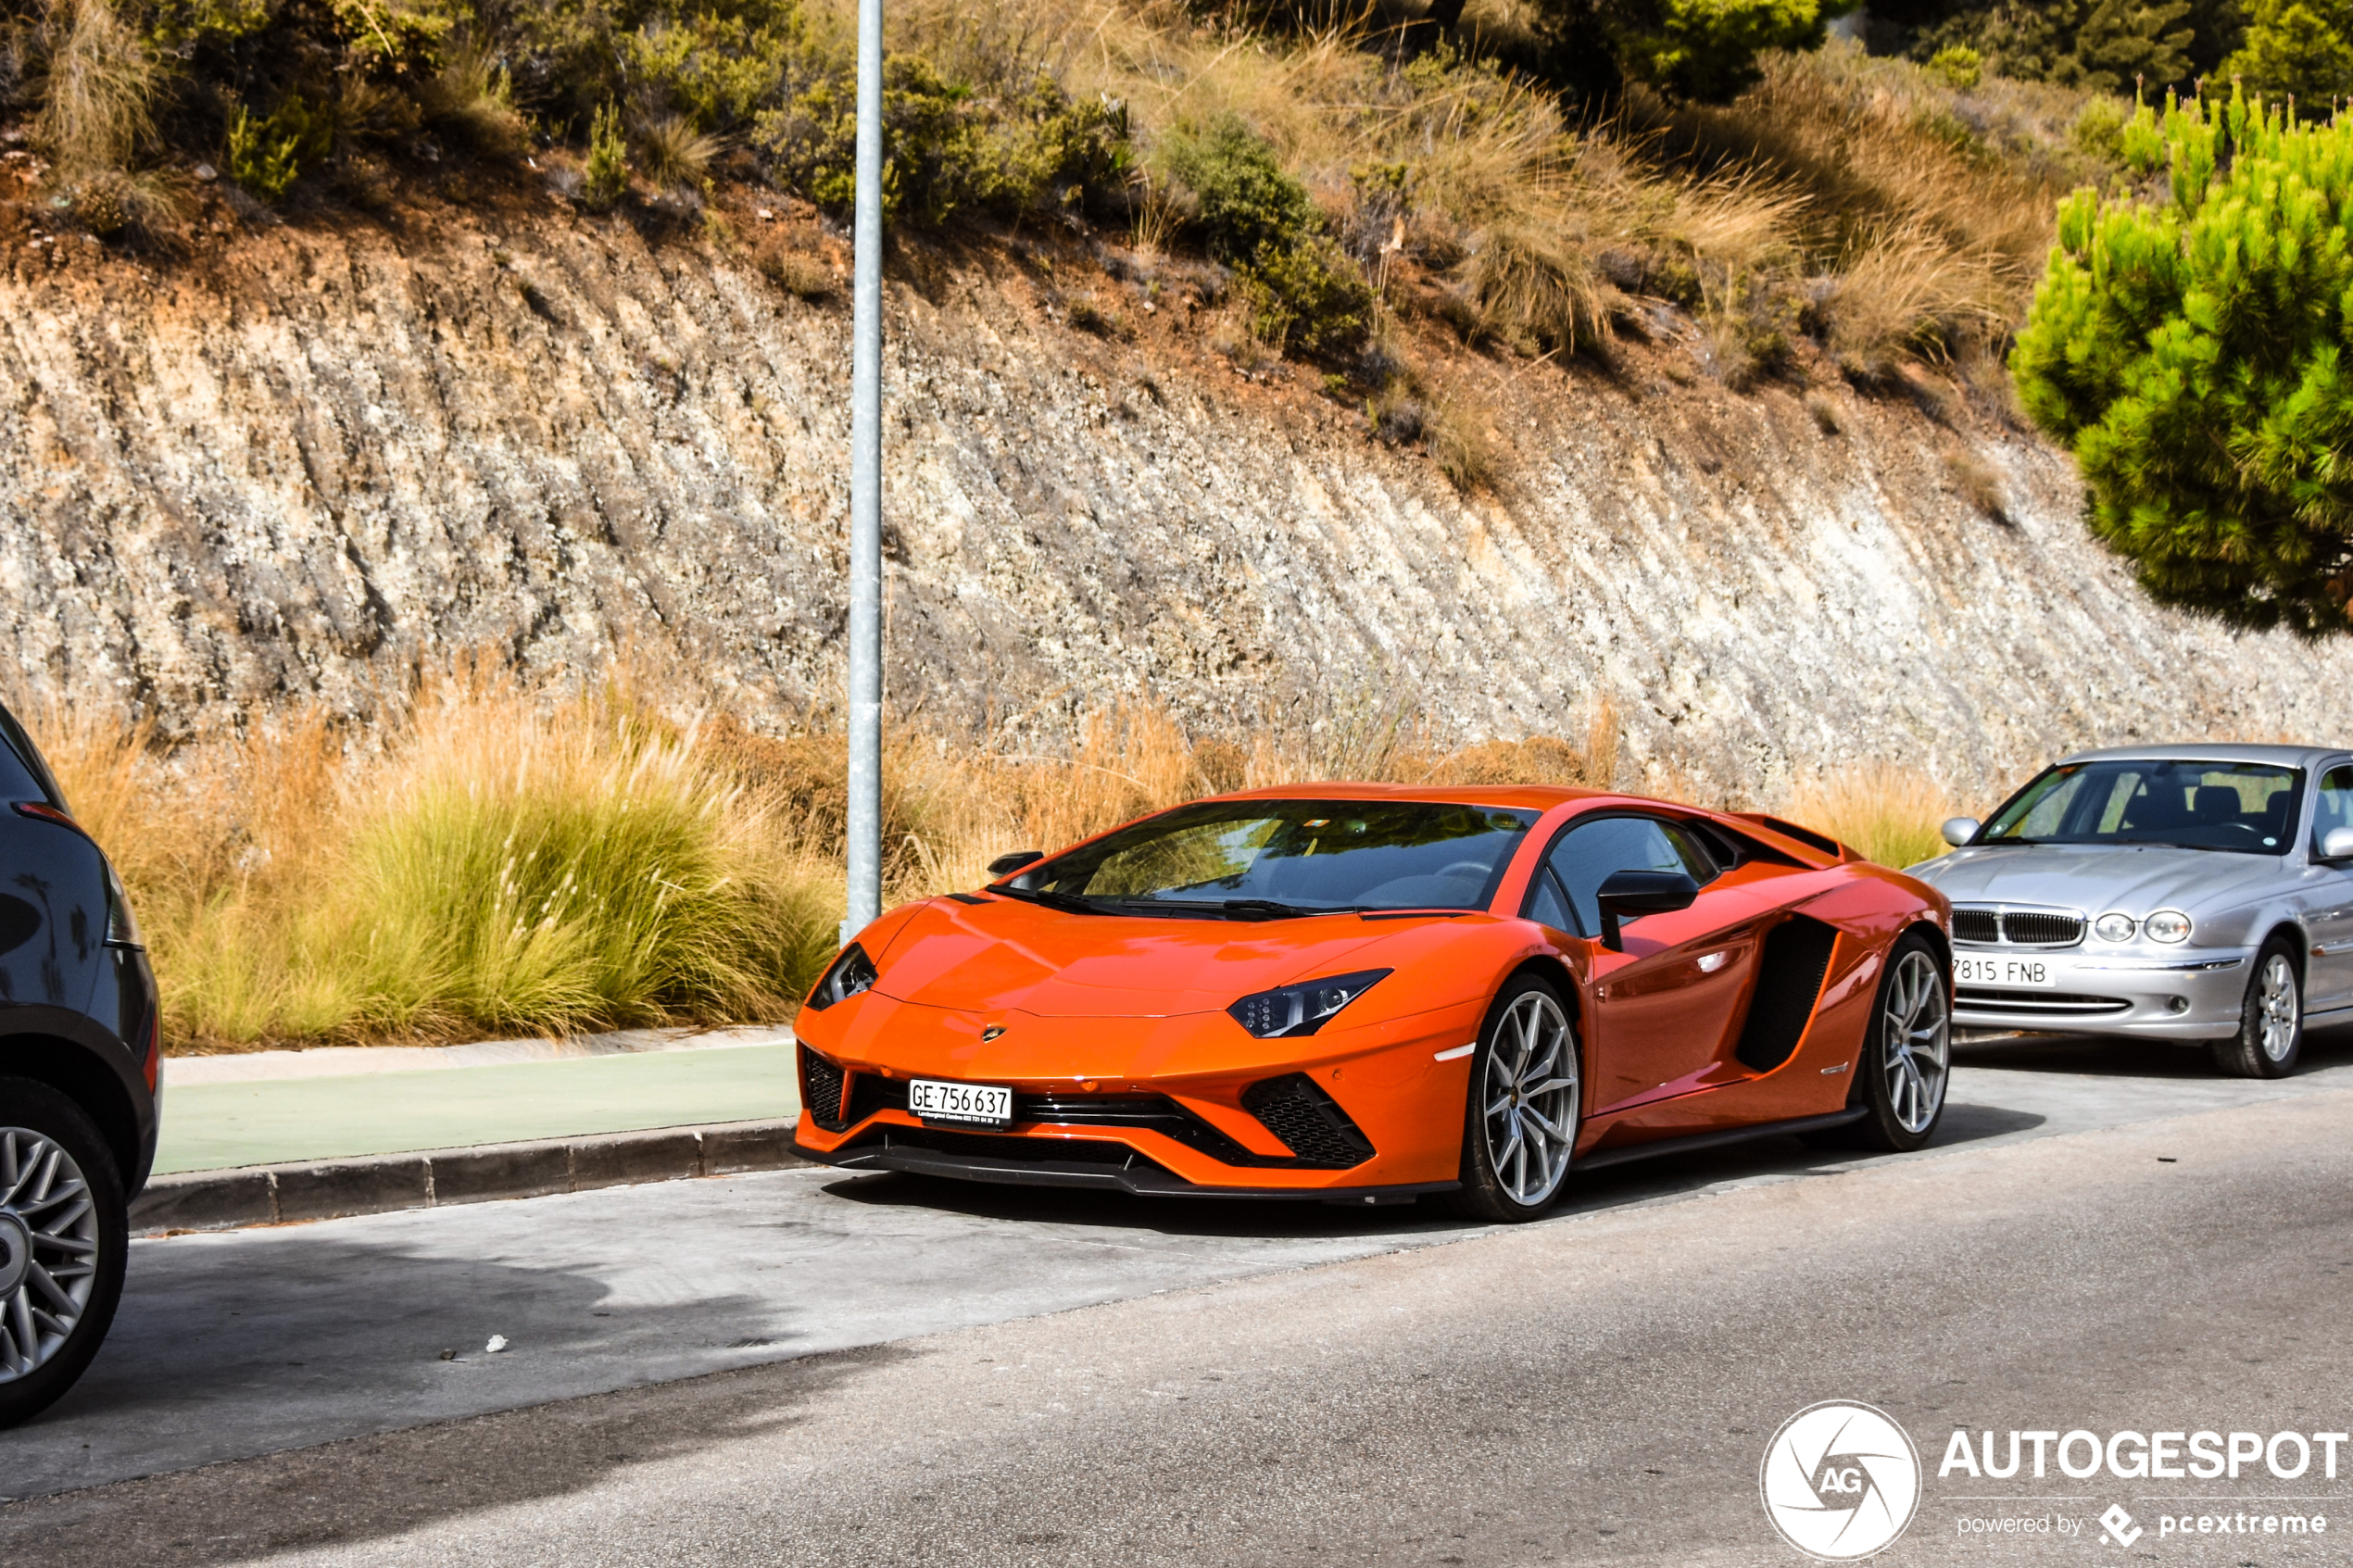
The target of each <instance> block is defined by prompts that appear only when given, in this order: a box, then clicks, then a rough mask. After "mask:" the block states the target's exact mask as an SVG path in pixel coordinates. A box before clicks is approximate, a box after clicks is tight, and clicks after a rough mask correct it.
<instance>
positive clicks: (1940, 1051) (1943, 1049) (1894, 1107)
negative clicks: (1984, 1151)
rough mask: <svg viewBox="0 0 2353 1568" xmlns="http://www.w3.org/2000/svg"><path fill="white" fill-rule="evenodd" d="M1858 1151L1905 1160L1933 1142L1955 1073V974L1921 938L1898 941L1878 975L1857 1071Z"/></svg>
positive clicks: (1853, 1131)
mask: <svg viewBox="0 0 2353 1568" xmlns="http://www.w3.org/2000/svg"><path fill="white" fill-rule="evenodd" d="M1855 1070H1856V1073H1860V1074H1861V1081H1860V1082H1859V1083H1857V1084H1856V1086H1855V1092H1856V1100H1857V1101H1858V1102H1859V1103H1860V1104H1861V1106H1862V1107H1863V1115H1862V1118H1861V1120H1859V1121H1857V1122H1856V1123H1852V1125H1851V1126H1850V1127H1848V1128H1842V1129H1841V1131H1843V1132H1848V1133H1850V1137H1849V1138H1848V1139H1847V1140H1846V1141H1847V1142H1849V1143H1850V1144H1852V1145H1853V1146H1854V1147H1856V1148H1869V1149H1876V1150H1878V1151H1880V1152H1881V1153H1882V1154H1909V1153H1910V1152H1911V1151H1912V1150H1914V1149H1916V1148H1921V1147H1922V1146H1923V1145H1925V1144H1926V1143H1927V1142H1928V1140H1929V1139H1930V1138H1931V1137H1933V1136H1935V1135H1936V1124H1937V1123H1939V1122H1941V1121H1943V1120H1944V1094H1945V1089H1946V1087H1947V1086H1948V1085H1949V1084H1950V1082H1951V1080H1952V1074H1953V971H1952V966H1951V965H1949V964H1947V963H1946V962H1945V961H1944V959H1943V958H1942V957H1941V956H1940V955H1939V954H1938V952H1937V950H1936V947H1935V945H1934V944H1933V943H1931V942H1930V941H1929V939H1928V938H1927V937H1925V936H1920V935H1906V936H1902V937H1899V938H1898V939H1897V940H1896V943H1895V946H1894V948H1892V949H1891V950H1890V951H1889V953H1888V955H1887V966H1886V967H1885V968H1884V969H1882V970H1881V971H1880V977H1879V997H1878V999H1877V1000H1876V1001H1875V1002H1874V1003H1873V1005H1872V1008H1871V1027H1870V1031H1869V1034H1868V1035H1865V1037H1864V1041H1863V1060H1861V1061H1859V1062H1857V1063H1856V1069H1855Z"/></svg>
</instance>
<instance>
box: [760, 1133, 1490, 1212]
mask: <svg viewBox="0 0 2353 1568" xmlns="http://www.w3.org/2000/svg"><path fill="white" fill-rule="evenodd" d="M793 1149H794V1152H796V1153H798V1154H799V1155H800V1156H801V1158H803V1159H804V1160H814V1161H816V1162H817V1163H818V1164H820V1165H831V1166H834V1167H836V1168H837V1169H839V1170H844V1171H904V1172H906V1173H909V1174H911V1175H917V1176H945V1177H947V1178H948V1179H949V1180H950V1181H958V1182H991V1183H995V1184H998V1185H1005V1186H1043V1187H1091V1188H1093V1189H1095V1190H1096V1191H1099V1192H1125V1193H1129V1194H1132V1195H1134V1196H1135V1197H1138V1198H1288V1199H1290V1201H1291V1202H1294V1203H1299V1202H1317V1203H1338V1204H1345V1205H1347V1206H1348V1207H1350V1208H1363V1207H1368V1206H1378V1205H1385V1204H1392V1203H1411V1202H1412V1201H1414V1199H1416V1198H1419V1197H1421V1196H1422V1195H1423V1194H1424V1193H1432V1192H1453V1190H1454V1189H1455V1188H1457V1187H1459V1186H1461V1185H1463V1184H1462V1183H1460V1182H1414V1183H1408V1184H1404V1185H1396V1186H1358V1187H1309V1188H1304V1189H1302V1188H1300V1187H1252V1186H1206V1185H1202V1184H1200V1183H1196V1182H1189V1181H1187V1180H1185V1179H1184V1178H1183V1177H1182V1176H1178V1175H1176V1174H1174V1173H1171V1172H1168V1171H1164V1170H1163V1169H1162V1168H1161V1167H1159V1166H1158V1165H1155V1164H1153V1163H1152V1162H1151V1160H1146V1159H1144V1158H1143V1157H1142V1156H1140V1155H1136V1156H1131V1157H1130V1158H1129V1159H1128V1160H1127V1161H1126V1163H1125V1164H1109V1163H1103V1164H1098V1163H1094V1162H1092V1161H1082V1160H1005V1159H1000V1158H999V1157H997V1156H995V1155H988V1154H949V1153H944V1152H942V1151H941V1150H938V1149H934V1148H917V1147H916V1146H914V1145H912V1144H892V1143H887V1142H885V1143H861V1144H853V1145H851V1146H850V1147H849V1148H839V1149H836V1150H835V1151H834V1152H832V1153H831V1154H828V1153H826V1152H824V1150H823V1149H815V1148H809V1147H808V1146H807V1145H805V1144H799V1143H796V1144H794V1145H793Z"/></svg>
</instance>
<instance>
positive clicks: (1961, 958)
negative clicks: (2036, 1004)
mask: <svg viewBox="0 0 2353 1568" xmlns="http://www.w3.org/2000/svg"><path fill="white" fill-rule="evenodd" d="M2058 983H2059V977H2058V969H2057V966H2056V965H2054V964H2053V963H2052V962H2051V961H2050V960H2048V959H2013V958H2007V957H2000V958H1988V957H1983V956H1981V955H1978V954H1974V953H1956V954H1955V955H1953V984H1954V985H1984V986H1989V987H1991V988H1993V989H1995V990H2001V991H2056V990H2057V989H2058Z"/></svg>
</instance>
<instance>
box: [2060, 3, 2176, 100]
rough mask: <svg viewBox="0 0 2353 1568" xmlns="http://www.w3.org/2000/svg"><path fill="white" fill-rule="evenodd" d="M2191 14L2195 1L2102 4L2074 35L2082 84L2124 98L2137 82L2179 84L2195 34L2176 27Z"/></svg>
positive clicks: (2093, 8) (2094, 9)
mask: <svg viewBox="0 0 2353 1568" xmlns="http://www.w3.org/2000/svg"><path fill="white" fill-rule="evenodd" d="M2189 14H2190V0H2099V4H2098V5H2096V6H2093V7H2092V12H2091V15H2089V16H2087V17H2085V18H2084V19H2083V23H2082V26H2081V27H2079V28H2077V29H2076V30H2075V58H2076V60H2077V61H2078V62H2079V69H2081V70H2082V84H2083V85H2084V86H2086V87H2090V88H2093V89H2095V90H2096V91H2098V92H2102V93H2120V92H2125V91H2128V90H2130V89H2131V88H2132V87H2133V84H2134V82H2148V83H2150V84H2152V85H2162V84H2163V83H2166V82H2178V81H2180V80H2181V79H2182V78H2183V76H2184V75H2185V74H2186V73H2187V72H2188V70H2189V66H2190V53H2189V50H2190V38H2191V36H2192V33H2191V30H2190V29H2189V28H2186V27H2175V26H2174V24H2175V23H2176V22H2179V21H2180V20H2181V19H2183V18H2184V17H2186V16H2188V15H2189Z"/></svg>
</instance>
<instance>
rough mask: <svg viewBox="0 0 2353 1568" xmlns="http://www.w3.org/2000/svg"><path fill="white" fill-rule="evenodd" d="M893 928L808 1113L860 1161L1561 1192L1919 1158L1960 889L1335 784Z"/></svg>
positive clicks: (1711, 818) (806, 1129)
mask: <svg viewBox="0 0 2353 1568" xmlns="http://www.w3.org/2000/svg"><path fill="white" fill-rule="evenodd" d="M989 871H990V873H991V874H992V875H995V876H997V877H998V878H999V879H1000V880H998V881H996V882H994V883H991V884H989V885H988V886H987V887H985V888H983V889H981V890H980V891H978V892H976V893H951V894H950V895H948V896H947V897H940V898H931V899H926V900H924V901H923V902H920V903H914V904H908V905H904V906H902V907H900V908H899V909H893V910H891V911H890V912H888V913H887V914H885V915H884V916H883V917H882V918H881V919H879V920H877V921H875V922H874V923H873V924H872V925H870V926H868V927H867V928H866V929H865V930H863V931H862V932H860V933H859V934H858V937H857V939H856V940H855V941H854V942H852V943H851V944H850V945H849V947H845V948H843V949H842V951H841V953H840V955H839V956H838V957H837V958H836V959H835V960H834V961H833V963H832V965H831V966H830V967H828V968H827V970H826V971H825V973H824V977H823V978H822V979H820V980H819V981H818V983H817V985H816V988H815V990H814V991H813V992H812V994H811V995H810V997H809V999H808V1003H807V1007H806V1009H805V1010H804V1011H803V1012H802V1013H801V1015H800V1022H799V1037H800V1042H801V1045H800V1074H801V1104H802V1107H803V1110H802V1111H801V1116H800V1123H799V1133H798V1139H799V1145H800V1148H801V1151H802V1152H803V1153H804V1154H806V1155H808V1156H809V1157H811V1158H812V1159H815V1160H823V1161H825V1162H826V1163H829V1164H833V1165H838V1166H843V1167H847V1168H849V1169H853V1170H887V1171H913V1172H921V1173H926V1174H930V1175H937V1176H953V1177H962V1178H964V1179H967V1180H973V1181H987V1182H1013V1183H1031V1184H1038V1185H1057V1186H1089V1187H1101V1188H1111V1189H1118V1190H1125V1191H1127V1192H1131V1193H1141V1194H1170V1195H1189V1196H1196V1197H1211V1196H1215V1197H1234V1198H1322V1199H1324V1200H1326V1201H1329V1202H1344V1203H1352V1204H1353V1203H1387V1202H1402V1201H1407V1200H1410V1199H1412V1198H1416V1197H1418V1196H1419V1195H1421V1194H1424V1193H1441V1192H1443V1193H1453V1194H1455V1195H1457V1201H1458V1202H1459V1203H1460V1204H1461V1205H1462V1206H1463V1207H1464V1208H1466V1209H1467V1210H1469V1211H1470V1212H1472V1213H1474V1214H1476V1215H1478V1216H1480V1217H1483V1218H1487V1219H1493V1220H1507V1221H1508V1220H1527V1219H1533V1218H1534V1217H1536V1216H1537V1215H1539V1214H1541V1213H1542V1212H1543V1211H1544V1210H1545V1209H1546V1208H1547V1207H1548V1206H1550V1205H1551V1204H1552V1202H1553V1201H1554V1198H1557V1197H1558V1196H1559V1194H1560V1191H1561V1186H1562V1184H1563V1182H1564V1181H1565V1180H1566V1179H1567V1176H1568V1175H1569V1173H1571V1172H1573V1171H1580V1170H1589V1169H1592V1168H1593V1167H1596V1166H1601V1165H1607V1164H1612V1163H1615V1162H1617V1161H1619V1160H1629V1159H1634V1158H1638V1157H1641V1156H1645V1155H1654V1154H1663V1153H1667V1152H1669V1151H1674V1150H1684V1149H1692V1148H1704V1147H1708V1146H1712V1145H1716V1144H1721V1143H1727V1142H1730V1141H1732V1140H1734V1139H1738V1138H1746V1137H1755V1136H1758V1135H1768V1134H1777V1133H1806V1134H1831V1133H1833V1132H1834V1133H1835V1134H1836V1135H1838V1136H1839V1137H1842V1138H1847V1139H1852V1140H1854V1141H1856V1142H1857V1143H1859V1144H1861V1145H1863V1146H1865V1147H1871V1148H1883V1149H1910V1148H1919V1146H1920V1145H1921V1144H1923V1143H1925V1142H1926V1141H1927V1139H1928V1137H1929V1135H1931V1133H1932V1132H1933V1131H1934V1130H1935V1128H1936V1123H1937V1119H1938V1117H1939V1116H1940V1115H1941V1114H1942V1113H1943V1111H1944V1088H1945V1079H1946V1073H1947V1070H1948V1067H1949V1064H1950V1060H1951V1041H1950V1035H1951V1027H1950V1018H1951V1006H1952V979H1951V975H1952V956H1951V948H1950V946H1949V940H1948V938H1949V932H1948V929H1947V927H1948V925H1949V922H1950V918H1951V917H1950V911H1949V908H1948V906H1947V905H1946V903H1945V900H1944V897H1943V896H1942V895H1940V894H1939V893H1937V892H1936V891H1935V890H1934V889H1933V888H1931V887H1929V886H1926V885H1925V884H1921V883H1919V882H1916V881H1914V880H1913V879H1912V878H1910V877H1907V876H1905V875H1903V874H1902V873H1900V872H1893V871H1889V870H1887V869H1886V868H1884V867H1881V866H1876V865H1872V864H1870V863H1869V862H1868V861H1865V860H1863V859H1861V858H1860V857H1858V856H1857V855H1856V854H1855V853H1854V852H1853V851H1851V850H1849V849H1847V848H1846V847H1843V845H1840V844H1838V843H1837V842H1835V841H1834V840H1832V839H1830V838H1827V837H1824V836H1823V835H1821V834H1817V833H1813V832H1811V831H1809V830H1807V829H1805V828H1802V827H1798V826H1796V825H1794V824H1793V823H1790V822H1781V821H1779V820H1777V819H1775V818H1772V817H1765V816H1755V815H1750V814H1747V813H1730V812H1721V811H1705V810H1701V809H1697V808H1694V807H1690V806H1678V805H1672V804H1669V803H1667V802H1665V801H1658V800H1644V799H1639V798H1636V797H1630V796H1623V795H1611V794H1604V793H1598V792H1594V791H1589V790H1575V789H1554V788H1519V787H1505V788H1492V787H1481V788H1416V787H1406V786H1402V785H1390V784H1315V785H1306V786H1301V787H1298V788H1292V789H1267V790H1256V791H1251V792H1247V793H1243V794H1239V795H1228V796H1220V797H1215V798H1213V799H1208V800H1200V801H1195V802H1193V803H1191V804H1189V805H1185V806H1179V807H1176V808H1174V809H1170V810H1165V811H1161V812H1158V813H1156V814H1154V815H1152V816H1150V817H1145V818H1143V819H1141V820H1139V821H1138V822H1130V823H1128V824H1127V825H1126V826H1125V827H1120V828H1115V829H1114V830H1112V831H1111V832H1109V833H1106V834H1101V835H1100V836H1099V837H1095V838H1091V839H1088V840H1087V841H1086V842H1085V843H1082V844H1079V845H1076V846H1074V847H1071V848H1068V849H1065V850H1063V851H1062V852H1061V853H1060V854H1057V855H1053V856H1051V857H1049V856H1044V855H1039V854H1037V853H1035V852H1026V853H1023V854H1019V855H1009V856H1007V857H1005V858H1004V859H1001V860H999V861H998V862H996V863H995V864H994V865H992V866H991V867H990V868H989Z"/></svg>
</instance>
